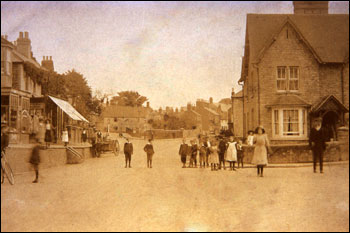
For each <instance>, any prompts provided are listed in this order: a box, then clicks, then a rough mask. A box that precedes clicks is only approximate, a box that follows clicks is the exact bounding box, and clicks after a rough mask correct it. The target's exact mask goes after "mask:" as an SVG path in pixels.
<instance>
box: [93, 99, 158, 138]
mask: <svg viewBox="0 0 350 233" xmlns="http://www.w3.org/2000/svg"><path fill="white" fill-rule="evenodd" d="M151 113H152V110H151V109H150V108H145V107H129V106H117V105H111V106H108V107H106V108H104V109H103V111H102V114H101V116H100V118H99V120H98V123H97V128H99V129H101V130H103V131H109V132H118V133H130V134H143V132H144V131H145V130H147V129H148V128H149V126H148V125H149V124H148V122H147V120H148V119H149V115H150V114H151Z"/></svg>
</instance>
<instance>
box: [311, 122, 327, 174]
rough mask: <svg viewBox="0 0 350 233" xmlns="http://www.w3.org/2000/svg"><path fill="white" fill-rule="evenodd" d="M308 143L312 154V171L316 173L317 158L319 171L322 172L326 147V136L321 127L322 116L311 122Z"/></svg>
mask: <svg viewBox="0 0 350 233" xmlns="http://www.w3.org/2000/svg"><path fill="white" fill-rule="evenodd" d="M309 145H310V148H311V150H312V155H313V163H314V166H313V167H314V173H316V167H317V160H318V161H319V163H320V173H323V152H324V150H325V149H326V137H325V133H324V130H323V129H322V118H316V119H315V120H314V122H313V127H312V129H311V132H310V137H309Z"/></svg>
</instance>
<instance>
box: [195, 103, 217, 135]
mask: <svg viewBox="0 0 350 233" xmlns="http://www.w3.org/2000/svg"><path fill="white" fill-rule="evenodd" d="M213 108H215V105H214V103H213V99H212V98H211V99H210V100H209V102H208V101H205V100H200V99H199V100H197V101H196V108H195V111H196V112H197V113H199V114H200V115H201V117H202V130H203V132H207V133H216V134H218V133H219V132H220V130H221V122H220V114H219V113H218V112H217V111H216V110H214V109H213Z"/></svg>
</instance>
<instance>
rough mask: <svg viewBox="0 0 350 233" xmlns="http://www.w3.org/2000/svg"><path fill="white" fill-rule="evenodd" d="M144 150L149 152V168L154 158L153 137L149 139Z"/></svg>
mask: <svg viewBox="0 0 350 233" xmlns="http://www.w3.org/2000/svg"><path fill="white" fill-rule="evenodd" d="M143 150H144V151H145V152H146V154H147V167H148V168H152V158H153V155H154V149H153V145H152V139H149V140H148V143H147V144H146V146H145V147H144V148H143Z"/></svg>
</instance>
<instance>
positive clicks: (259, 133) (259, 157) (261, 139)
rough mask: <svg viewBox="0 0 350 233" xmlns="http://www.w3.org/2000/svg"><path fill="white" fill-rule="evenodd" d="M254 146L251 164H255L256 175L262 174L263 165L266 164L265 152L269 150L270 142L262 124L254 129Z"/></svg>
mask: <svg viewBox="0 0 350 233" xmlns="http://www.w3.org/2000/svg"><path fill="white" fill-rule="evenodd" d="M254 142H255V148H254V155H253V159H252V164H254V165H256V166H257V169H258V176H261V177H263V176H264V167H265V166H266V165H267V164H268V162H267V152H268V149H269V150H270V143H269V140H268V138H267V135H266V134H265V130H264V128H263V127H262V126H259V127H257V128H256V130H255V136H254Z"/></svg>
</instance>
